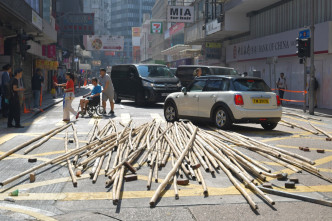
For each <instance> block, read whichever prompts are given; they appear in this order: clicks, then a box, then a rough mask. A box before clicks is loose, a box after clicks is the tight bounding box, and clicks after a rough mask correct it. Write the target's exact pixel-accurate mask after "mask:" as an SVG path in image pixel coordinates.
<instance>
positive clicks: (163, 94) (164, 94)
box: [161, 93, 169, 97]
mask: <svg viewBox="0 0 332 221" xmlns="http://www.w3.org/2000/svg"><path fill="white" fill-rule="evenodd" d="M168 95H169V93H162V94H161V96H163V97H167V96H168Z"/></svg>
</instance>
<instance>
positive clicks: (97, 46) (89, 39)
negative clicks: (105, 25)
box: [83, 35, 124, 51]
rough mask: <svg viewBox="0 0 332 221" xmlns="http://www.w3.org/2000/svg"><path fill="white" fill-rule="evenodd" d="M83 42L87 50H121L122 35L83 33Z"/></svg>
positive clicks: (122, 43)
mask: <svg viewBox="0 0 332 221" xmlns="http://www.w3.org/2000/svg"><path fill="white" fill-rule="evenodd" d="M83 42H84V46H85V48H86V50H88V51H123V45H124V37H123V36H110V35H84V36H83Z"/></svg>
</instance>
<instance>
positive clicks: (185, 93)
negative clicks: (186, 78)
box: [181, 87, 187, 95]
mask: <svg viewBox="0 0 332 221" xmlns="http://www.w3.org/2000/svg"><path fill="white" fill-rule="evenodd" d="M181 92H182V93H184V95H187V88H186V87H183V88H182V89H181Z"/></svg>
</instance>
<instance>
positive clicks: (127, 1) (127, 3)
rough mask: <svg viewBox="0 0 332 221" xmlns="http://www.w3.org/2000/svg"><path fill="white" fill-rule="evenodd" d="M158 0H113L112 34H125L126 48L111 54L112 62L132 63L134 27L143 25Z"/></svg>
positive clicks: (110, 59) (111, 7)
mask: <svg viewBox="0 0 332 221" xmlns="http://www.w3.org/2000/svg"><path fill="white" fill-rule="evenodd" d="M155 2H156V0H111V4H110V9H111V21H110V22H111V27H110V33H111V35H118V36H124V39H125V42H124V50H123V51H121V52H117V53H115V56H110V58H109V62H110V64H111V65H112V64H121V63H132V62H133V58H132V27H141V25H142V23H143V14H146V13H147V14H151V9H152V7H153V6H154V4H155Z"/></svg>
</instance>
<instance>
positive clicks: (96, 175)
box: [92, 155, 105, 183]
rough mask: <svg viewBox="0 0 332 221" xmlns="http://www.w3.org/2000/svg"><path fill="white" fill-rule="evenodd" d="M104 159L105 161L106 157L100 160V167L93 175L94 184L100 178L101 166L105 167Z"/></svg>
mask: <svg viewBox="0 0 332 221" xmlns="http://www.w3.org/2000/svg"><path fill="white" fill-rule="evenodd" d="M104 159H105V155H103V156H102V157H101V158H100V160H99V164H98V167H97V169H96V171H95V173H94V175H93V179H92V183H96V181H97V178H98V176H99V172H100V169H101V166H102V165H103V162H104Z"/></svg>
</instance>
